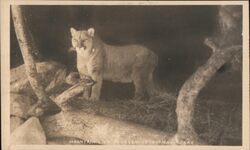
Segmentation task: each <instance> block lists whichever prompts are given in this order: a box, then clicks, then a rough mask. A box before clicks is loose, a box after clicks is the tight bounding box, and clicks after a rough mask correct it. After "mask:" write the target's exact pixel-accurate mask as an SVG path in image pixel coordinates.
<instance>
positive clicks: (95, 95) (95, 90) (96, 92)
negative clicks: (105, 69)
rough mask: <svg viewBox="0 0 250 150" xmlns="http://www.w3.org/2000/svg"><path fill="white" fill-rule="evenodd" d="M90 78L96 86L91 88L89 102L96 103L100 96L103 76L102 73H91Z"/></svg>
mask: <svg viewBox="0 0 250 150" xmlns="http://www.w3.org/2000/svg"><path fill="white" fill-rule="evenodd" d="M91 77H92V79H93V80H94V81H96V84H95V85H94V86H93V87H92V91H91V96H90V100H93V101H98V100H99V99H100V96H101V89H102V81H103V76H102V73H93V74H92V75H91Z"/></svg>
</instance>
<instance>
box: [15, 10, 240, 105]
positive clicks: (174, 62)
mask: <svg viewBox="0 0 250 150" xmlns="http://www.w3.org/2000/svg"><path fill="white" fill-rule="evenodd" d="M24 8H25V16H26V18H27V22H28V26H29V29H30V30H31V32H32V34H33V36H34V39H35V42H36V45H37V47H38V48H39V51H40V52H41V54H42V55H43V56H44V59H45V60H46V59H48V60H50V59H52V60H56V61H59V62H61V63H63V64H65V65H67V66H68V67H69V68H73V65H74V62H75V61H74V55H73V56H72V54H69V53H68V52H67V51H68V49H69V47H70V46H71V36H70V30H69V28H70V27H75V28H76V29H87V28H89V27H94V28H95V30H96V33H97V34H98V35H99V36H100V37H101V38H102V39H103V41H105V42H106V43H109V44H114V45H124V44H131V43H137V44H142V45H145V46H147V47H149V48H150V49H151V50H152V51H154V52H155V53H156V54H157V55H158V56H159V65H158V67H157V69H156V72H155V78H156V80H157V81H158V84H159V85H161V87H162V88H163V89H166V90H167V91H169V92H171V93H173V94H175V95H176V94H177V93H178V91H179V90H180V88H181V85H182V84H183V83H184V82H185V80H187V78H188V77H189V76H190V75H191V74H192V73H193V72H194V71H195V70H196V69H197V67H198V66H200V65H202V64H203V63H205V62H206V60H207V59H208V57H209V56H210V55H211V50H210V49H209V48H208V47H207V46H205V45H204V44H203V41H204V38H205V37H207V36H210V35H212V34H213V33H214V32H215V29H216V27H217V20H216V14H217V12H218V10H217V7H216V6H25V7H24ZM22 63H23V61H22V57H21V55H20V49H19V46H18V43H17V41H16V37H15V32H14V30H13V23H12V20H11V68H13V67H16V66H18V65H20V64H22ZM225 68H226V69H225ZM241 85H242V84H241V71H239V72H233V71H230V69H228V68H227V67H224V68H222V69H221V71H220V72H218V73H217V74H216V76H215V77H214V78H213V79H212V81H211V82H210V83H209V85H208V86H207V87H206V88H205V89H203V91H202V92H201V94H200V97H203V98H205V99H220V100H225V101H238V102H241V92H242V89H241ZM112 86H113V88H112V90H108V91H110V92H112V91H113V90H116V89H119V88H114V87H120V85H119V86H117V85H112ZM112 86H111V87H112ZM106 88H107V89H110V88H109V85H107V86H106ZM108 91H107V92H108ZM113 92H114V91H113ZM123 93H124V92H123Z"/></svg>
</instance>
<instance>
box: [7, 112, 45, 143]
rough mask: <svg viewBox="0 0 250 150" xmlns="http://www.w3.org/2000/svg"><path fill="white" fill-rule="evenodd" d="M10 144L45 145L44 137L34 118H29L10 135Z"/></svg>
mask: <svg viewBox="0 0 250 150" xmlns="http://www.w3.org/2000/svg"><path fill="white" fill-rule="evenodd" d="M10 141H11V143H12V144H46V136H45V133H44V130H43V128H42V126H41V124H40V121H39V119H38V118H36V117H31V118H30V119H28V120H27V121H26V122H24V123H23V124H22V125H21V126H19V127H18V128H16V129H15V130H14V131H13V132H12V134H11V135H10Z"/></svg>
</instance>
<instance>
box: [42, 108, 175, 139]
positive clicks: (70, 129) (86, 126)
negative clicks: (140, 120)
mask: <svg viewBox="0 0 250 150" xmlns="http://www.w3.org/2000/svg"><path fill="white" fill-rule="evenodd" d="M41 122H42V126H43V128H44V130H45V134H46V136H47V138H56V137H74V138H78V139H81V140H82V141H78V142H84V141H85V142H86V141H87V143H88V142H89V143H95V144H171V143H169V142H168V141H167V140H168V138H169V137H170V135H168V134H167V133H166V132H162V131H159V130H155V129H152V128H149V127H146V126H142V125H139V124H135V123H130V122H125V121H119V120H115V119H112V118H107V117H104V116H100V115H97V114H89V113H85V112H83V111H67V112H61V113H59V114H56V115H54V116H51V117H48V118H45V119H44V120H43V121H41ZM72 142H74V141H72Z"/></svg>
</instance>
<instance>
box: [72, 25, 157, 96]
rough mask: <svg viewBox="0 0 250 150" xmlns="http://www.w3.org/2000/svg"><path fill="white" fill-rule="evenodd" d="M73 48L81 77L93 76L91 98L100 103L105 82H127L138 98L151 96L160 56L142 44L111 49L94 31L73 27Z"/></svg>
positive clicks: (112, 47)
mask: <svg viewBox="0 0 250 150" xmlns="http://www.w3.org/2000/svg"><path fill="white" fill-rule="evenodd" d="M70 32H71V35H72V46H73V49H74V50H75V51H76V53H77V69H78V72H79V74H80V76H84V75H86V76H90V77H91V78H92V79H93V80H94V81H96V82H97V83H96V84H95V85H94V86H93V87H92V90H91V93H89V94H88V98H90V99H91V100H99V98H100V93H101V87H102V82H103V80H109V81H113V82H122V83H128V82H133V83H134V86H135V96H134V98H135V99H141V98H144V96H146V95H151V94H152V91H154V90H153V89H152V85H153V71H154V69H155V67H156V65H157V61H158V57H157V55H156V54H155V53H154V52H152V51H150V50H149V49H147V48H146V47H143V46H140V45H126V46H112V45H108V44H105V43H104V42H102V40H101V39H100V38H98V37H97V36H96V35H95V30H94V29H93V28H90V29H88V30H76V29H74V28H70Z"/></svg>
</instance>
